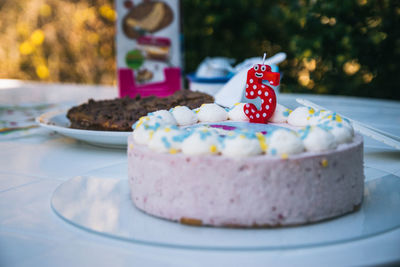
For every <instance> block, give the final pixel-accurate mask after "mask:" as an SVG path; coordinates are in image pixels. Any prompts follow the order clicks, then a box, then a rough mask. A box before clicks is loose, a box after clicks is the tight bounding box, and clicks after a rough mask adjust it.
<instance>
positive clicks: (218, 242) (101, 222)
mask: <svg viewBox="0 0 400 267" xmlns="http://www.w3.org/2000/svg"><path fill="white" fill-rule="evenodd" d="M124 166H125V167H126V164H122V165H119V166H115V168H118V169H120V168H123V167H124ZM115 168H114V169H115ZM367 168H368V167H367ZM103 171H104V170H102V172H103ZM120 172H121V170H120ZM107 173H108V174H110V173H109V172H107ZM365 173H366V175H367V176H369V175H371V177H367V179H366V184H365V193H364V202H363V204H362V207H361V209H360V210H359V211H357V212H354V213H351V214H348V215H345V216H342V217H339V218H336V219H332V220H328V221H324V222H320V223H315V224H311V225H305V226H297V227H287V228H274V229H227V228H213V227H195V226H187V225H182V224H179V223H175V222H171V221H167V220H164V219H159V218H156V217H153V216H150V215H148V214H146V213H143V212H142V211H140V210H138V209H136V208H135V207H134V206H133V204H132V202H131V200H130V197H129V185H128V180H127V179H115V178H111V179H110V177H111V176H110V175H103V174H99V175H96V176H79V177H75V178H72V179H70V180H69V181H67V182H65V183H63V184H61V185H60V186H59V187H58V188H57V189H56V191H55V192H54V194H53V196H52V200H51V205H52V208H53V210H54V211H55V212H56V213H57V214H58V215H59V216H60V217H61V218H62V219H64V220H66V221H67V222H69V223H71V224H73V225H75V226H78V227H80V228H82V229H85V230H88V231H90V232H94V233H97V234H100V235H105V236H109V237H113V238H116V239H122V240H125V241H129V242H135V243H141V244H147V245H156V246H166V247H175V248H188V249H210V250H265V249H268V250H276V249H295V248H303V247H315V246H323V245H330V244H337V243H343V242H349V241H353V240H358V239H363V238H368V237H371V236H374V235H378V234H381V233H384V232H387V231H390V230H393V229H395V228H398V227H400V213H399V212H397V211H398V210H400V179H399V177H398V176H395V175H392V174H388V173H383V172H381V171H378V170H375V171H374V170H369V171H366V172H365ZM117 177H121V176H120V175H117Z"/></svg>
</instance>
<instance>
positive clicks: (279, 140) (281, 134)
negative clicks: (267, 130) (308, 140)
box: [268, 129, 304, 155]
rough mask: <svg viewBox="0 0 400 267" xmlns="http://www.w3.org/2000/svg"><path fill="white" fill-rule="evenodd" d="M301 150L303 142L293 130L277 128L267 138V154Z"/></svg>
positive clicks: (292, 152)
mask: <svg viewBox="0 0 400 267" xmlns="http://www.w3.org/2000/svg"><path fill="white" fill-rule="evenodd" d="M303 151H304V145H303V142H302V141H301V139H300V137H298V136H297V134H296V133H295V132H293V131H289V130H283V129H282V130H281V129H279V130H276V131H274V132H273V133H272V134H271V137H270V138H269V146H268V154H271V155H284V154H287V155H292V154H298V153H301V152H303Z"/></svg>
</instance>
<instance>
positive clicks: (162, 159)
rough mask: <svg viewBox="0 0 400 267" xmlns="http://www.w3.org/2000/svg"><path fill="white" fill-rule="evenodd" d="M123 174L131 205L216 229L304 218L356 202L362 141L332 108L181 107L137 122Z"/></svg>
mask: <svg viewBox="0 0 400 267" xmlns="http://www.w3.org/2000/svg"><path fill="white" fill-rule="evenodd" d="M259 67H260V66H259ZM267 71H268V70H267ZM256 73H257V72H256ZM268 75H270V74H268ZM249 76H250V75H249ZM249 76H248V77H249ZM261 78H262V79H264V78H265V77H261ZM267 78H268V79H270V80H271V81H276V79H275V78H274V77H273V76H271V75H270V76H269V77H267ZM271 81H270V82H271ZM249 82H250V79H248V83H249ZM248 83H247V84H248ZM256 85H257V86H259V85H260V84H257V83H256ZM246 87H247V89H246V93H247V95H250V94H251V93H250V92H253V94H257V92H258V91H257V90H258V89H257V88H251V90H253V91H250V89H249V88H250V86H246ZM270 90H272V89H270V88H268V87H267V88H262V90H261V92H260V93H259V95H267V94H265V92H268V97H270V96H271V91H270ZM264 103H269V104H264ZM263 104H264V105H263ZM267 105H269V107H270V108H267ZM271 106H273V108H272V107H271ZM257 114H258V115H257ZM264 114H265V115H264ZM266 120H267V121H266ZM266 122H268V123H266ZM128 176H129V182H130V187H131V198H132V201H133V203H134V204H135V206H136V207H137V208H139V209H140V210H142V211H144V212H146V213H148V214H151V215H154V216H157V217H161V218H165V219H169V220H173V221H179V222H181V223H185V224H191V225H209V226H221V227H277V226H289V225H299V224H307V223H313V222H318V221H321V220H326V219H330V218H334V217H338V216H340V215H344V214H347V213H350V212H353V211H355V210H357V209H358V208H359V207H360V205H361V203H362V196H363V188H364V174H363V140H362V137H361V136H359V135H357V134H355V133H354V131H353V128H352V125H351V123H350V122H349V121H347V120H346V119H344V118H342V117H340V116H339V115H338V114H336V113H335V112H331V111H325V110H314V109H312V108H307V107H298V108H296V109H295V110H293V111H291V110H289V109H287V108H286V107H284V106H282V105H280V104H278V103H276V99H272V100H269V98H266V99H264V101H263V103H262V106H261V110H257V108H256V107H255V106H252V105H251V104H249V103H238V104H236V105H235V106H234V107H232V108H229V109H227V108H222V107H220V106H218V105H217V104H214V103H209V104H204V105H202V106H201V107H200V108H198V109H194V110H191V109H189V108H188V107H185V106H177V107H175V108H173V109H170V110H159V111H156V112H153V113H149V114H148V115H147V116H144V117H142V118H140V119H139V121H138V122H136V123H135V125H134V131H133V133H132V135H131V136H130V137H129V138H128Z"/></svg>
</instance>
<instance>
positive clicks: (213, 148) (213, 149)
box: [210, 145, 217, 153]
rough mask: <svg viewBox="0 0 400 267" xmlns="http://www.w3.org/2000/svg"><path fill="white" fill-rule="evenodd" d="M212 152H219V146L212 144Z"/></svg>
mask: <svg viewBox="0 0 400 267" xmlns="http://www.w3.org/2000/svg"><path fill="white" fill-rule="evenodd" d="M210 152H211V153H215V152H217V146H216V145H211V146H210Z"/></svg>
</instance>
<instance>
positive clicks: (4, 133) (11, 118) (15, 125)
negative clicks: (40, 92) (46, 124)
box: [0, 104, 56, 140]
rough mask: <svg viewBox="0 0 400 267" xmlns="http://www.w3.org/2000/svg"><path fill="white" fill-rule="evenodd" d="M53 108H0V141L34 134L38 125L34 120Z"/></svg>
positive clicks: (29, 106) (38, 105) (31, 106)
mask: <svg viewBox="0 0 400 267" xmlns="http://www.w3.org/2000/svg"><path fill="white" fill-rule="evenodd" d="M55 107H56V105H55V104H36V105H16V106H0V140H1V139H9V138H15V137H20V136H25V135H28V134H32V133H34V132H36V131H37V130H38V127H39V125H38V124H37V123H36V122H35V118H36V117H38V116H39V115H41V114H43V113H45V112H48V111H50V110H52V109H54V108H55Z"/></svg>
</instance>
